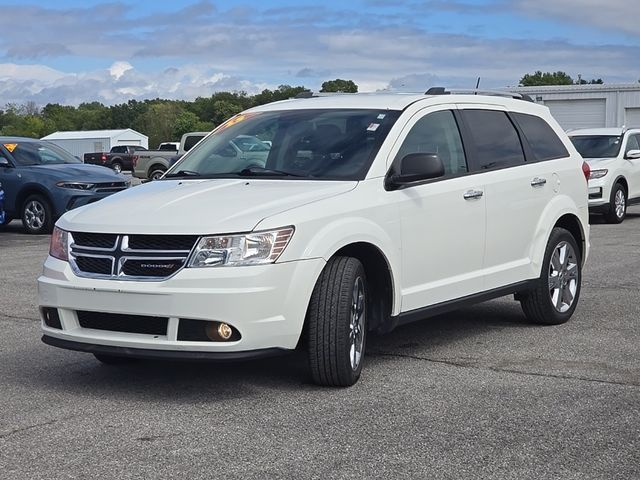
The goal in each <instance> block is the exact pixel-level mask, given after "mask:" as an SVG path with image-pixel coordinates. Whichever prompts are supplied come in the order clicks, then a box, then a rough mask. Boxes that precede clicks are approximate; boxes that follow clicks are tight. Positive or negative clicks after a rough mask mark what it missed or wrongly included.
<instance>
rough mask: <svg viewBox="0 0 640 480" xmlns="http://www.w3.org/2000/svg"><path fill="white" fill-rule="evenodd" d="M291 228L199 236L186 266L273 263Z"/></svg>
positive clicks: (289, 235) (285, 243)
mask: <svg viewBox="0 0 640 480" xmlns="http://www.w3.org/2000/svg"><path fill="white" fill-rule="evenodd" d="M293 231H294V228H293V227H284V228H280V229H278V230H270V231H266V232H252V233H245V234H241V235H221V236H216V237H202V238H201V239H200V241H199V242H198V246H197V247H196V250H195V252H193V255H192V256H191V260H190V261H189V265H188V266H189V267H231V266H242V265H264V264H266V263H274V262H275V261H276V260H277V259H278V257H279V256H280V255H281V254H282V252H283V251H284V249H285V248H286V246H287V244H288V243H289V240H291V236H292V235H293Z"/></svg>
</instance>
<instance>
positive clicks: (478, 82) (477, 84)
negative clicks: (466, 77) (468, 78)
mask: <svg viewBox="0 0 640 480" xmlns="http://www.w3.org/2000/svg"><path fill="white" fill-rule="evenodd" d="M478 87H480V77H478V80H477V81H476V93H475V94H474V95H477V94H478Z"/></svg>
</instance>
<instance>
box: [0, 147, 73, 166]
mask: <svg viewBox="0 0 640 480" xmlns="http://www.w3.org/2000/svg"><path fill="white" fill-rule="evenodd" d="M4 147H5V148H6V149H7V150H8V151H9V152H10V153H11V155H13V158H14V159H15V161H16V162H17V163H18V164H19V165H55V164H60V163H82V162H81V161H80V160H78V159H77V158H75V157H74V156H73V155H71V154H70V153H69V152H67V151H66V150H63V149H62V148H60V147H58V146H57V145H54V144H52V143H44V142H23V143H21V142H18V143H5V144H4Z"/></svg>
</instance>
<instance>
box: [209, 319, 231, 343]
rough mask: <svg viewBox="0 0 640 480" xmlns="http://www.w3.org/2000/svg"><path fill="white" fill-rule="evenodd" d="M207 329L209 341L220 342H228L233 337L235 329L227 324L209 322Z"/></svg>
mask: <svg viewBox="0 0 640 480" xmlns="http://www.w3.org/2000/svg"><path fill="white" fill-rule="evenodd" d="M207 324H208V325H207V326H206V327H205V333H206V334H207V337H208V338H209V340H212V341H214V342H219V341H220V340H222V341H223V342H226V341H227V340H229V339H230V338H231V336H232V335H233V329H232V328H231V327H230V326H229V325H227V324H226V323H216V322H207Z"/></svg>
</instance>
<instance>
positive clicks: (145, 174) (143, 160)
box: [133, 132, 209, 180]
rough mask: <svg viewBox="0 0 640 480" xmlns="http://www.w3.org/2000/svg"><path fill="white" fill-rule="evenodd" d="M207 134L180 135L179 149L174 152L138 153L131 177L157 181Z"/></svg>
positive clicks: (150, 151) (148, 151) (190, 133)
mask: <svg viewBox="0 0 640 480" xmlns="http://www.w3.org/2000/svg"><path fill="white" fill-rule="evenodd" d="M208 134H209V132H189V133H185V134H184V135H182V138H181V139H180V148H179V149H178V151H177V152H176V151H175V150H147V151H145V152H140V154H139V155H137V158H136V159H135V160H134V161H133V176H134V177H136V178H141V179H143V180H144V179H147V178H148V179H150V180H157V179H159V178H160V177H162V175H164V172H166V171H167V169H168V168H169V167H170V166H171V165H173V163H174V162H175V160H176V159H178V158H180V157H181V156H182V155H184V154H185V153H186V152H188V151H189V150H191V147H193V146H194V145H195V144H196V143H198V142H199V141H200V140H202V139H203V138H204V137H205V136H206V135H208Z"/></svg>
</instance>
